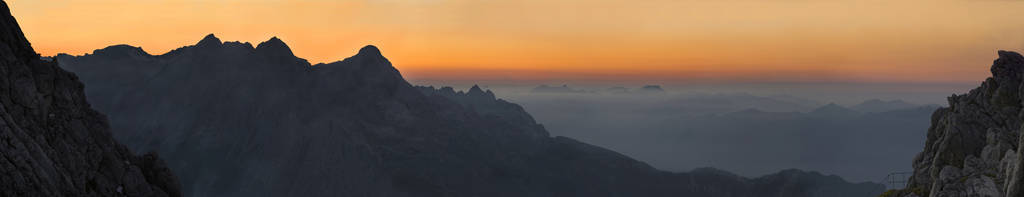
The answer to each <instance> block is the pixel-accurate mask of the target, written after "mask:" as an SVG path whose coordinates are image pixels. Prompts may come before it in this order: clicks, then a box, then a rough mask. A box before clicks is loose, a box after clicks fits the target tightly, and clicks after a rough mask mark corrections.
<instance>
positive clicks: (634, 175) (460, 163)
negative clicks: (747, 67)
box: [55, 35, 883, 196]
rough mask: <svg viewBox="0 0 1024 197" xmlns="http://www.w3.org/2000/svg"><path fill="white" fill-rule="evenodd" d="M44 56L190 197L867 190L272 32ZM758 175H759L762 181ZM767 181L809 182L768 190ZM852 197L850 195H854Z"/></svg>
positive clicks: (375, 54)
mask: <svg viewBox="0 0 1024 197" xmlns="http://www.w3.org/2000/svg"><path fill="white" fill-rule="evenodd" d="M55 59H57V60H58V62H60V63H61V66H62V67H64V68H66V69H69V70H71V71H73V72H75V73H77V74H78V75H79V76H81V78H82V80H83V81H85V83H86V84H87V87H88V88H86V94H87V96H88V97H89V98H90V99H91V100H94V101H95V105H96V107H97V108H99V109H100V111H103V112H106V113H108V114H110V115H111V119H112V125H113V128H114V131H115V133H116V134H115V136H116V137H117V138H119V139H121V140H123V141H125V142H131V143H130V144H129V146H130V147H131V148H133V149H135V150H146V151H150V150H152V151H157V152H159V153H161V154H162V155H165V157H166V158H168V161H171V162H169V166H170V167H171V169H174V170H175V171H176V172H180V173H179V176H180V177H181V179H182V182H183V183H184V184H183V185H184V189H185V194H187V195H189V196H686V195H693V196H822V195H819V194H823V193H824V194H836V195H824V196H842V194H845V193H856V194H854V195H852V196H863V193H870V192H877V193H880V192H881V190H882V189H883V187H882V186H881V185H878V184H850V183H846V182H839V183H834V184H828V185H829V186H835V187H824V186H819V185H816V184H811V183H808V182H807V181H806V180H816V178H814V177H825V176H823V175H808V176H798V177H812V178H814V179H797V178H793V177H791V176H783V178H778V179H766V180H763V181H755V180H752V179H746V178H742V177H738V176H735V175H731V174H727V173H703V172H694V173H671V172H665V171H659V170H657V169H654V168H652V167H650V166H648V165H647V164H645V163H642V162H639V161H636V160H633V159H631V158H629V157H626V156H624V155H621V154H618V153H616V152H613V151H610V150H607V149H604V148H600V147H596V146H592V145H589V144H586V143H582V142H579V141H576V140H573V139H570V138H566V137H551V136H550V135H549V134H548V132H547V130H545V129H544V127H543V126H541V125H540V124H537V123H536V122H535V121H534V120H533V118H532V117H531V116H530V115H529V114H527V113H526V112H525V111H523V109H522V108H521V107H520V106H518V105H516V104H512V103H509V102H505V101H503V100H500V99H497V98H495V95H494V93H492V92H490V91H485V90H483V89H481V88H479V87H473V88H471V89H470V90H469V91H468V92H456V91H454V90H453V89H451V88H441V89H434V88H432V87H414V86H412V85H410V84H409V83H408V82H406V81H405V80H404V79H403V78H402V76H401V75H400V74H399V72H398V70H396V69H395V68H394V67H392V66H391V63H390V62H389V61H388V60H387V59H386V58H384V57H383V56H382V55H381V52H380V50H379V49H377V48H376V47H374V46H366V47H364V48H362V49H360V50H359V52H358V53H357V54H356V55H355V56H352V57H349V58H346V59H344V60H342V61H338V62H333V63H329V64H317V65H310V64H309V63H308V62H306V61H305V60H303V59H300V58H297V57H295V56H294V55H292V53H291V51H290V50H288V47H287V45H285V44H284V42H281V41H280V40H279V39H276V38H275V39H271V40H269V41H266V42H264V43H260V44H258V45H257V47H253V46H252V44H249V43H240V42H221V41H220V40H219V39H217V38H216V37H214V36H212V35H210V36H207V37H206V38H203V39H202V41H200V42H199V43H198V44H196V45H193V46H186V47H183V48H180V49H177V50H174V51H171V52H168V53H167V54H163V55H155V56H154V55H149V54H148V53H146V52H145V51H143V50H141V49H139V48H136V47H131V46H126V45H119V46H111V47H108V48H106V49H101V50H96V51H95V52H94V53H93V54H91V55H84V56H70V55H59V56H58V57H56V58H55ZM758 180H759V179H758ZM770 184H781V185H786V186H807V187H769V186H768V185H770ZM850 191H857V192H850Z"/></svg>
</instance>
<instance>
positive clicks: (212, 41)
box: [196, 34, 221, 46]
mask: <svg viewBox="0 0 1024 197" xmlns="http://www.w3.org/2000/svg"><path fill="white" fill-rule="evenodd" d="M220 44H221V42H220V38H217V36H214V35H213V34H209V35H206V37H203V39H202V40H199V42H198V43H196V46H209V45H220Z"/></svg>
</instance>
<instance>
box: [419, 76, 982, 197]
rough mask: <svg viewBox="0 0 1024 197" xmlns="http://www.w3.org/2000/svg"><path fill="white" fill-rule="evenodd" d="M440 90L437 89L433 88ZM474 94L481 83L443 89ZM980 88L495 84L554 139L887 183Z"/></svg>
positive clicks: (685, 161)
mask: <svg viewBox="0 0 1024 197" xmlns="http://www.w3.org/2000/svg"><path fill="white" fill-rule="evenodd" d="M430 85H435V86H436V85H437V84H430ZM442 85H445V86H453V87H455V88H456V89H457V90H466V89H467V88H468V87H469V86H471V85H472V84H459V85H451V84H442ZM976 85H977V84H973V83H972V84H734V85H690V86H682V85H659V86H657V87H655V86H647V87H645V85H642V84H635V85H623V86H615V85H590V86H575V85H572V84H569V85H565V86H563V84H547V85H544V86H539V85H487V84H481V87H484V88H485V89H491V90H492V91H494V92H495V93H496V94H497V96H498V97H499V98H503V99H506V100H509V101H511V102H514V103H517V104H520V105H522V106H523V107H524V108H525V109H526V111H528V112H529V113H530V114H532V115H533V117H534V118H535V119H536V120H537V121H538V122H540V123H541V124H544V126H545V127H546V128H547V129H548V131H549V132H551V134H552V135H559V136H568V137H572V138H575V139H578V140H581V141H584V142H588V143H591V144H595V145H599V146H603V147H606V148H610V149H612V150H615V151H618V152H620V153H623V154H625V155H628V156H631V157H633V158H636V159H638V160H642V161H645V162H647V163H648V164H651V165H652V166H654V167H657V168H659V169H663V170H670V171H688V170H691V169H694V168H699V167H715V168H719V169H724V170H727V171H730V172H734V173H737V174H740V175H743V176H748V177H752V176H760V175H764V174H768V173H773V172H777V171H779V170H782V169H790V168H797V169H803V170H815V171H819V172H823V173H826V174H835V175H839V176H842V177H843V178H845V179H847V180H850V181H876V182H877V181H880V180H881V179H882V178H884V177H885V176H886V175H887V174H888V173H890V172H902V171H910V170H911V166H910V164H911V158H913V157H914V156H915V155H916V154H917V153H918V152H920V151H921V150H922V148H923V146H924V144H923V143H924V139H925V133H926V132H927V129H928V126H929V125H930V117H931V114H932V112H933V111H934V110H935V108H937V107H938V106H945V105H946V104H945V99H946V97H947V96H949V95H951V94H953V93H962V92H964V91H966V90H968V89H969V88H970V87H972V86H976Z"/></svg>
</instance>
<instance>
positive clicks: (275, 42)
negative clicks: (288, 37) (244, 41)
mask: <svg viewBox="0 0 1024 197" xmlns="http://www.w3.org/2000/svg"><path fill="white" fill-rule="evenodd" d="M256 51H258V52H264V53H271V54H285V55H287V56H295V54H293V53H292V49H291V48H290V47H288V44H285V43H284V41H281V39H278V38H277V36H274V37H271V38H270V40H267V41H264V42H261V43H260V44H259V45H256Z"/></svg>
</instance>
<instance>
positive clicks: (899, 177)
mask: <svg viewBox="0 0 1024 197" xmlns="http://www.w3.org/2000/svg"><path fill="white" fill-rule="evenodd" d="M913 175H914V172H893V173H889V175H886V176H885V179H882V184H884V185H885V187H886V189H903V188H906V187H907V181H908V180H907V179H909V178H910V176H913Z"/></svg>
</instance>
